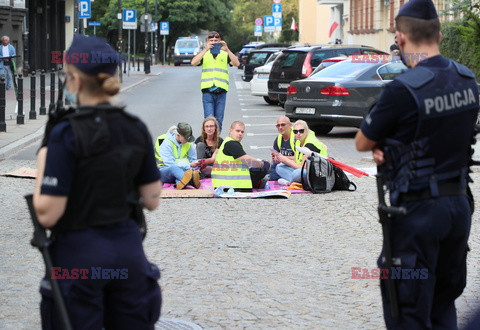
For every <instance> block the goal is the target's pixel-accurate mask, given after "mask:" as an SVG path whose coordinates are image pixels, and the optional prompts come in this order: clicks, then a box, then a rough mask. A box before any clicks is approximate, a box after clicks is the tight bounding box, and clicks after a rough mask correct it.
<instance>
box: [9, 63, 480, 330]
mask: <svg viewBox="0 0 480 330" xmlns="http://www.w3.org/2000/svg"><path fill="white" fill-rule="evenodd" d="M178 69H179V70H178V72H181V73H182V74H185V79H186V80H193V79H194V78H195V79H197V78H198V75H196V74H195V73H192V74H190V71H191V70H195V68H190V67H180V68H178ZM171 70H172V72H174V71H173V70H176V68H171ZM167 76H168V72H166V73H165V75H164V76H160V77H158V79H164V78H166V77H167ZM233 76H234V77H235V78H237V74H236V73H235V72H234V73H233ZM156 79H157V78H156ZM238 79H239V75H238ZM152 84H153V82H152ZM242 84H243V82H242ZM187 86H189V82H187V81H186V82H185V88H188V87H187ZM145 87H146V86H145ZM239 87H241V86H240V85H239ZM172 88H174V87H172ZM177 88H178V87H177ZM137 89H138V93H141V91H140V90H139V89H140V87H137V88H136V89H134V90H132V91H130V93H131V95H132V97H136V98H137V101H138V100H140V99H139V97H141V95H142V94H136V92H137ZM157 93H158V95H160V91H158V92H157ZM167 94H168V93H167ZM242 94H247V93H244V91H243V88H236V87H235V88H234V89H232V91H231V94H230V95H229V101H228V102H229V105H230V104H234V103H235V102H238V103H240V102H242V101H243V100H239V99H240V98H244V99H245V101H243V102H242V103H245V105H243V106H244V108H249V107H252V108H253V107H254V106H255V107H256V106H260V105H262V104H261V102H263V101H262V99H261V98H258V100H257V101H252V100H250V99H249V98H248V95H247V96H243V97H240V95H242ZM144 97H145V98H144V99H141V100H142V101H141V102H142V104H143V107H145V105H156V106H158V108H159V110H158V112H155V113H152V114H151V115H150V117H149V118H148V121H149V124H150V125H152V126H154V129H156V130H157V132H156V133H155V134H159V133H161V132H163V130H164V129H166V128H168V126H169V125H170V122H171V121H173V120H174V119H175V120H183V118H181V117H175V116H177V114H176V112H177V111H178V108H179V106H180V104H187V103H188V102H191V103H190V104H191V105H192V108H189V109H190V111H192V113H194V111H200V110H201V107H198V106H197V108H193V104H195V103H196V102H198V101H199V97H200V96H199V94H198V95H197V96H195V95H193V96H192V97H191V100H190V101H189V100H187V97H185V98H184V99H181V100H179V99H178V97H177V98H175V97H173V96H168V95H166V96H165V100H164V101H161V102H160V101H159V102H156V103H153V102H152V103H149V102H150V101H149V100H148V99H147V95H144ZM168 98H170V99H168ZM247 98H248V100H247ZM172 100H176V101H177V102H178V105H176V104H175V103H172V104H167V101H168V102H171V101H172ZM251 102H256V103H251ZM265 107H266V106H265ZM139 108H141V107H139ZM165 109H170V112H168V114H166V110H165ZM229 109H230V108H229ZM240 111H242V110H241V108H240ZM261 111H262V112H261V114H263V113H264V112H263V111H266V112H267V113H268V112H272V113H273V114H275V115H278V114H279V113H281V110H280V109H279V108H275V107H273V108H268V109H267V108H266V109H265V110H261ZM245 112H247V111H245ZM228 115H229V116H230V118H229V119H228V120H233V117H234V113H233V111H232V113H230V114H228ZM239 115H240V113H239ZM258 115H260V114H258ZM142 116H143V115H142ZM165 116H172V117H170V119H169V120H165V118H166V117H165ZM242 116H243V112H242ZM157 117H158V118H160V119H159V122H158V123H156V122H155V120H157V119H156V118H157ZM198 117H199V116H197V115H196V114H195V118H198ZM254 118H257V119H254V120H252V121H250V118H244V119H245V121H246V123H247V124H252V125H253V124H257V125H258V124H268V125H270V124H271V121H273V120H274V119H275V118H274V117H254ZM195 120H198V121H197V122H196V123H194V125H196V124H198V125H199V123H200V121H201V115H200V118H198V119H195ZM228 120H227V121H228ZM163 121H164V123H161V124H160V122H163ZM192 123H193V121H192ZM162 125H163V126H162ZM198 125H197V127H198ZM157 126H158V127H157ZM261 127H262V126H247V128H251V130H250V129H249V131H251V132H253V133H256V132H258V133H262V132H263V133H268V132H275V131H274V129H275V128H274V127H273V124H272V125H271V126H264V127H263V129H264V130H262V129H261ZM151 129H152V127H151ZM267 129H268V130H270V131H267ZM152 131H153V129H152ZM247 132H248V131H247ZM260 137H262V139H261V140H260ZM263 137H265V136H260V135H258V136H256V135H253V136H247V138H248V140H249V141H250V139H252V140H251V141H252V142H249V148H251V147H252V146H255V145H256V146H264V144H260V142H261V141H263ZM272 137H273V135H272V136H268V139H269V140H272V139H271V138H272ZM352 137H353V131H351V132H349V133H338V134H334V136H333V137H327V138H326V139H331V140H327V142H326V143H327V144H328V143H329V142H328V141H334V140H335V139H338V143H339V144H340V146H339V147H335V148H331V149H334V150H335V152H337V150H336V149H338V153H339V154H341V157H339V156H337V158H339V159H340V158H342V160H343V157H344V154H345V155H346V156H345V157H351V158H352V161H353V162H354V164H355V165H358V164H366V166H370V165H368V164H370V163H368V162H366V161H364V160H362V159H361V157H362V155H355V153H349V152H348V148H350V147H349V146H351V145H352V144H353V141H352V140H351V138H352ZM257 138H258V139H257ZM269 144H270V142H269V143H268V144H267V145H269ZM351 148H352V150H353V147H351ZM250 150H251V151H252V152H254V151H255V149H250ZM257 150H261V149H257ZM331 152H332V153H333V151H332V150H331ZM348 160H350V158H348ZM21 165H24V166H30V167H34V166H35V164H34V162H33V161H32V160H16V159H8V160H5V161H2V162H0V172H5V171H8V170H12V169H15V168H18V167H20V166H21ZM473 178H474V180H475V181H478V182H480V173H474V174H473ZM355 182H356V183H357V184H358V186H359V189H358V190H357V191H356V192H353V193H350V192H334V193H330V194H325V195H311V194H301V195H294V196H292V197H291V198H290V199H288V200H224V199H222V200H218V199H163V200H162V201H161V205H160V207H159V209H158V210H156V211H154V212H149V213H148V214H147V221H148V224H149V233H148V236H147V239H146V240H145V243H144V244H145V249H146V252H147V255H148V257H149V258H150V259H151V260H152V261H153V262H155V263H157V264H158V265H159V266H160V268H161V270H162V278H161V281H160V282H161V285H162V288H163V296H164V303H163V308H162V317H165V318H170V319H181V320H185V321H190V322H193V323H196V324H198V325H200V326H202V327H203V328H205V329H230V328H235V329H237V328H248V329H263V328H295V329H297V328H299V329H310V328H332V329H346V328H361V329H365V328H372V329H382V328H383V327H384V326H383V320H382V311H381V300H380V295H379V288H378V281H377V280H375V279H362V280H359V279H352V278H351V275H352V274H351V268H352V267H361V268H367V269H371V268H374V267H376V265H375V260H376V258H377V255H378V253H379V251H380V245H381V230H380V225H379V224H378V222H377V220H376V219H377V215H376V188H375V183H374V180H372V179H369V178H362V179H355ZM0 187H1V190H0V194H1V200H2V213H1V216H0V242H1V243H0V245H1V249H0V258H1V260H2V263H1V264H0V295H1V297H2V299H1V300H0V315H2V317H1V319H0V329H5V328H6V329H32V328H33V329H38V328H39V327H40V324H39V317H38V302H39V299H40V297H39V294H38V293H37V287H38V282H39V278H40V277H41V276H42V273H43V264H42V262H41V259H40V255H39V253H38V252H37V251H35V250H34V249H33V248H31V247H30V245H29V240H30V236H31V226H30V223H29V220H28V218H27V211H26V208H25V206H24V203H23V200H22V195H23V194H25V193H29V192H31V191H32V190H33V181H32V180H26V179H14V178H6V177H1V176H0ZM473 190H474V194H475V195H476V196H480V186H479V185H478V183H475V184H474V185H473ZM478 217H479V216H478V212H477V213H476V214H475V215H474V221H473V226H472V233H471V239H470V247H471V250H472V251H471V252H470V254H469V257H468V267H469V274H468V285H467V288H466V289H465V292H464V294H463V295H462V297H461V298H459V299H458V303H457V306H458V310H459V323H460V325H463V324H465V322H466V320H467V318H468V317H469V316H470V315H471V314H472V313H473V311H474V310H475V308H476V307H477V306H480V276H479V265H480V252H479V251H480V226H479V224H478Z"/></svg>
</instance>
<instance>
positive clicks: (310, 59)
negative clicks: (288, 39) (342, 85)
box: [268, 45, 387, 105]
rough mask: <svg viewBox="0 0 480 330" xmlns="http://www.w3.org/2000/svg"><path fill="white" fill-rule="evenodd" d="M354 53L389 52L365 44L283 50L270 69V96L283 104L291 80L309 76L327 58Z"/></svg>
mask: <svg viewBox="0 0 480 330" xmlns="http://www.w3.org/2000/svg"><path fill="white" fill-rule="evenodd" d="M353 54H385V55H387V53H385V52H383V51H381V50H378V49H375V48H372V47H369V46H363V45H316V46H296V47H289V48H287V49H284V50H283V51H282V54H281V55H280V56H279V58H278V60H277V61H275V64H274V65H273V67H272V70H271V71H270V77H269V80H268V96H269V97H270V98H271V99H272V100H278V101H279V103H280V104H281V105H283V104H284V103H285V101H286V99H287V88H288V86H289V84H290V82H291V81H293V80H298V79H302V78H306V77H308V76H309V75H310V74H311V73H312V72H313V70H314V69H315V68H316V67H317V66H318V65H319V64H320V63H321V62H322V61H323V60H325V59H327V58H331V57H336V56H350V55H353Z"/></svg>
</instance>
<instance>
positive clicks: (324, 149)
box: [295, 130, 328, 164]
mask: <svg viewBox="0 0 480 330" xmlns="http://www.w3.org/2000/svg"><path fill="white" fill-rule="evenodd" d="M307 143H311V144H313V145H314V146H315V147H316V148H317V149H318V150H320V152H319V154H320V155H322V156H325V157H328V153H327V146H326V145H325V144H323V143H322V142H320V141H319V140H318V139H317V137H316V136H315V132H314V131H312V130H310V131H309V132H308V135H307V138H306V139H305V143H304V144H303V145H301V144H300V140H297V141H295V146H297V147H303V146H305V145H306V144H307ZM295 161H296V162H297V164H302V161H303V153H301V152H300V151H298V150H297V148H295Z"/></svg>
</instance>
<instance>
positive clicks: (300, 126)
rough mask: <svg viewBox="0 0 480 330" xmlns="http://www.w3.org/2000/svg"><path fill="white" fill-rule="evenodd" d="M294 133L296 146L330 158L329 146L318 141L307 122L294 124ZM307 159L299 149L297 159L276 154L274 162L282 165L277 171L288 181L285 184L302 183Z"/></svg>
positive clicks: (300, 121) (279, 165) (296, 151)
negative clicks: (304, 163)
mask: <svg viewBox="0 0 480 330" xmlns="http://www.w3.org/2000/svg"><path fill="white" fill-rule="evenodd" d="M293 133H294V134H295V140H296V141H295V146H299V147H307V148H308V149H310V150H311V151H315V152H318V153H319V154H321V155H322V156H325V157H327V156H328V153H327V146H326V145H325V144H323V143H322V142H320V141H319V140H318V139H317V137H316V136H315V132H314V131H312V130H310V129H309V128H308V125H307V123H306V122H305V121H303V120H297V121H296V122H295V123H294V124H293ZM306 158H307V156H305V155H304V154H302V153H301V152H300V151H298V150H297V149H295V159H292V158H289V157H287V156H284V155H282V154H281V153H277V154H275V156H274V160H275V161H277V162H280V163H281V164H278V165H277V168H276V171H277V174H278V175H279V176H280V177H282V178H283V179H285V180H286V182H285V184H287V185H289V184H290V183H292V182H300V181H301V174H302V164H303V162H304V161H305V159H306ZM279 180H280V179H279Z"/></svg>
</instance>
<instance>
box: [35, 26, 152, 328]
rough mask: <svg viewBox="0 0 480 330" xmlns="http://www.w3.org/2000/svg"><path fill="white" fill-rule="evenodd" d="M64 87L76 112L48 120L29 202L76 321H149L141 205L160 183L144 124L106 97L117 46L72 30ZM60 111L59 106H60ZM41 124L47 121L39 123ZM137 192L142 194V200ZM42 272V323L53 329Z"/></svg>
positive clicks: (94, 324)
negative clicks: (48, 234)
mask: <svg viewBox="0 0 480 330" xmlns="http://www.w3.org/2000/svg"><path fill="white" fill-rule="evenodd" d="M66 55H68V56H67V58H69V59H74V58H80V55H81V58H82V59H83V60H82V61H74V60H72V61H70V63H69V62H67V63H65V72H64V75H63V77H62V79H64V86H65V94H66V97H67V98H68V99H69V100H70V101H71V103H72V105H74V106H75V107H76V112H75V113H74V114H71V115H67V116H66V117H65V120H62V121H60V122H59V123H57V124H56V125H54V126H53V129H52V130H51V132H50V134H47V138H46V139H45V144H46V145H45V146H43V147H42V148H41V149H40V150H39V152H38V155H37V170H38V172H37V173H38V174H37V175H38V176H37V180H36V185H35V192H34V200H33V201H34V208H35V211H36V214H37V217H38V220H39V222H40V223H41V224H42V225H43V226H44V227H47V228H50V229H51V231H52V235H53V237H54V240H53V243H52V244H51V245H50V247H49V251H50V255H51V258H52V262H53V268H52V273H53V274H52V276H54V277H55V278H57V281H58V282H59V285H60V289H61V291H62V295H63V298H64V301H65V305H66V309H67V312H68V314H69V317H70V321H71V323H72V326H73V328H74V329H87V328H88V329H153V328H154V324H155V322H156V321H157V320H158V318H159V316H160V305H161V294H160V287H159V285H158V283H157V280H158V279H159V277H160V272H159V270H158V268H157V266H155V265H154V264H152V263H150V262H149V261H148V260H147V258H146V256H145V253H144V250H143V246H142V234H141V232H140V228H139V226H138V225H137V224H138V223H139V222H141V220H142V219H141V215H142V208H143V207H145V208H147V209H148V210H153V209H155V208H156V207H157V206H158V203H159V197H160V191H161V182H160V174H159V173H158V170H157V167H156V164H155V157H154V154H153V145H152V139H151V136H150V134H149V132H148V130H147V128H146V126H145V124H144V123H143V122H142V121H141V120H140V119H138V118H136V117H134V116H132V115H130V114H127V113H126V112H125V111H124V109H123V108H122V107H118V106H114V105H112V96H114V95H116V94H117V93H118V91H119V90H120V81H119V79H118V76H117V73H116V71H117V67H118V62H119V58H118V54H117V53H116V51H115V50H114V49H113V48H112V47H111V46H110V45H109V44H108V43H107V42H106V41H105V40H103V39H100V38H96V37H86V36H83V35H75V37H74V39H73V42H72V45H71V46H70V48H69V50H68V51H67V53H66ZM59 111H60V110H59ZM47 126H48V125H47ZM140 200H141V203H140ZM49 284H50V283H49V281H48V279H46V278H44V279H43V280H42V282H41V287H40V293H41V295H42V302H41V316H42V328H43V329H60V328H61V327H60V324H61V323H60V320H59V316H58V314H57V311H56V309H55V304H54V301H53V299H52V291H51V287H50V285H49Z"/></svg>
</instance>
